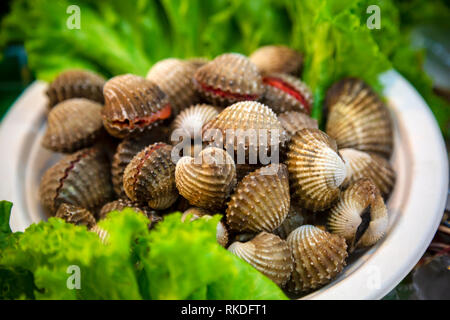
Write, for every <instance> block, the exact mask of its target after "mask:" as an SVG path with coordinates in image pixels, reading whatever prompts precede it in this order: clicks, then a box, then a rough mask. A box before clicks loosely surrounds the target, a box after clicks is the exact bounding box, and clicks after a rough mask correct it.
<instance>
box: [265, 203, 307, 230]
mask: <svg viewBox="0 0 450 320" xmlns="http://www.w3.org/2000/svg"><path fill="white" fill-rule="evenodd" d="M310 214H311V213H310V212H307V210H305V209H302V208H300V207H299V206H297V205H295V204H294V203H292V202H291V206H290V209H289V213H288V214H287V216H286V218H285V219H284V220H283V223H282V224H281V225H280V226H279V227H278V228H276V229H275V230H274V231H273V233H274V234H276V235H277V236H279V237H280V238H281V239H286V238H287V237H288V236H289V234H290V233H291V232H292V231H294V230H295V229H297V228H298V227H300V226H302V225H304V224H306V223H307V221H309V220H311V219H309V216H308V215H310Z"/></svg>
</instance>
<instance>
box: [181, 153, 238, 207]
mask: <svg viewBox="0 0 450 320" xmlns="http://www.w3.org/2000/svg"><path fill="white" fill-rule="evenodd" d="M175 180H176V185H177V188H178V191H179V192H180V194H181V195H182V196H183V197H184V198H186V199H187V200H188V201H189V203H190V204H191V205H193V206H198V207H201V208H204V209H208V210H219V209H222V208H223V207H224V206H225V201H226V199H227V198H228V196H229V195H230V193H231V191H232V190H233V188H234V186H235V185H236V167H235V165H234V161H233V158H231V156H230V155H229V154H228V153H227V152H226V151H224V150H222V149H218V148H206V149H204V150H203V151H202V152H200V154H199V155H198V156H197V157H196V158H192V157H182V158H181V159H180V160H179V161H178V163H177V166H176V172H175Z"/></svg>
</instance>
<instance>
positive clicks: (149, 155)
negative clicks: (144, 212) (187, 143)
mask: <svg viewBox="0 0 450 320" xmlns="http://www.w3.org/2000/svg"><path fill="white" fill-rule="evenodd" d="M171 151H172V146H170V145H167V144H165V143H159V142H158V143H154V144H152V145H149V146H148V147H146V148H145V149H143V150H141V151H140V152H139V153H138V154H136V155H135V156H134V158H133V159H132V160H131V162H130V163H129V164H128V165H127V167H126V168H125V172H124V174H123V188H124V190H125V193H126V195H127V196H128V198H129V199H130V200H132V201H133V202H138V203H144V202H147V203H148V206H149V207H150V208H153V209H158V210H162V209H166V208H168V207H170V206H171V205H172V204H173V203H174V202H175V200H176V199H177V197H178V193H177V190H176V188H175V164H174V163H173V162H172V158H171Z"/></svg>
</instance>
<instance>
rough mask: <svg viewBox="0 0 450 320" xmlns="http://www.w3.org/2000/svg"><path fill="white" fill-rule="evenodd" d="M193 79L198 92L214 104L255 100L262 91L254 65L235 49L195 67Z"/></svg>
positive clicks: (227, 104) (224, 105)
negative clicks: (196, 68) (235, 51)
mask: <svg viewBox="0 0 450 320" xmlns="http://www.w3.org/2000/svg"><path fill="white" fill-rule="evenodd" d="M194 79H195V83H196V86H197V90H198V92H199V93H200V94H201V96H202V97H203V98H204V99H205V100H206V101H208V102H209V103H211V104H213V105H217V106H223V107H226V106H229V105H231V104H233V103H236V102H238V101H246V100H258V99H260V98H261V97H262V95H263V93H264V87H263V84H262V79H261V75H260V74H259V72H258V70H257V68H256V66H255V65H254V64H253V63H251V62H250V60H249V59H248V58H247V57H245V56H243V55H241V54H237V53H225V54H222V55H220V56H218V57H217V58H215V59H214V60H212V61H211V62H208V63H207V64H205V65H204V66H202V67H200V68H199V69H198V70H197V71H196V73H195V75H194Z"/></svg>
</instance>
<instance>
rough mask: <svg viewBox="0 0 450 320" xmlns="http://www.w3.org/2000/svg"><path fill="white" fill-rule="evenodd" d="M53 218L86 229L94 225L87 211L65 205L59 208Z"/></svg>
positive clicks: (92, 217) (90, 214) (94, 222)
mask: <svg viewBox="0 0 450 320" xmlns="http://www.w3.org/2000/svg"><path fill="white" fill-rule="evenodd" d="M55 217H57V218H61V219H63V220H64V221H66V222H67V223H72V224H75V225H77V226H80V225H81V226H86V227H87V228H88V229H90V228H92V227H93V226H94V225H95V224H96V221H95V218H94V216H93V215H92V213H90V212H89V211H88V210H86V209H84V208H81V207H77V206H74V205H72V204H67V203H63V204H61V205H60V206H59V208H58V210H57V211H56V214H55Z"/></svg>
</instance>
